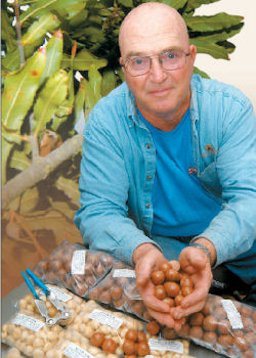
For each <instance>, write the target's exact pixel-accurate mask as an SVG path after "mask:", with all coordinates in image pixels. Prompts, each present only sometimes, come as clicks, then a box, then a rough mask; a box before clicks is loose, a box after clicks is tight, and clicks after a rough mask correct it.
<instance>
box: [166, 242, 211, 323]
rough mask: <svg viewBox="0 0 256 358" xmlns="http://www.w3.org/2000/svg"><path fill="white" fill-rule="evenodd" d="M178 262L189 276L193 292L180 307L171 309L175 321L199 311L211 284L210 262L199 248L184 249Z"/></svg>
mask: <svg viewBox="0 0 256 358" xmlns="http://www.w3.org/2000/svg"><path fill="white" fill-rule="evenodd" d="M179 261H180V266H181V269H182V270H183V271H184V272H186V273H187V274H189V275H190V277H191V279H192V281H193V283H194V290H193V292H192V293H191V294H190V295H188V296H186V297H185V298H184V299H183V301H182V303H181V306H179V307H174V308H172V309H171V314H172V316H173V317H174V318H175V319H181V318H183V317H186V316H188V315H190V314H192V313H195V312H198V311H200V310H201V309H202V308H203V307H204V305H205V303H206V300H207V297H208V293H209V289H210V287H211V282H212V270H211V262H210V260H209V257H208V256H207V254H206V253H205V252H204V251H203V250H201V249H200V248H196V247H190V246H188V247H186V248H185V249H183V250H182V252H181V254H180V257H179Z"/></svg>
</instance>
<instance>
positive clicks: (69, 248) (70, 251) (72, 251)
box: [34, 240, 113, 297]
mask: <svg viewBox="0 0 256 358" xmlns="http://www.w3.org/2000/svg"><path fill="white" fill-rule="evenodd" d="M112 263H113V258H112V256H110V255H108V254H106V253H104V252H99V251H97V252H96V251H91V250H87V249H86V248H85V247H84V246H83V245H82V244H72V243H70V242H68V241H67V240H65V241H63V242H62V243H61V244H60V245H59V246H58V247H56V249H54V250H53V251H52V253H51V254H50V255H49V256H48V257H47V258H45V259H43V260H42V261H40V262H39V263H38V264H37V266H36V267H35V269H34V271H35V273H36V275H38V276H40V278H41V279H42V280H43V281H44V282H47V283H51V284H56V285H58V286H62V287H65V288H67V289H69V290H70V291H72V292H74V293H75V294H77V295H78V296H80V297H87V294H88V289H89V288H90V287H93V286H94V285H96V284H97V282H99V281H100V280H101V279H102V278H103V277H104V276H105V275H106V274H107V273H108V272H109V271H110V270H111V268H112Z"/></svg>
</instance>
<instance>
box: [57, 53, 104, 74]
mask: <svg viewBox="0 0 256 358" xmlns="http://www.w3.org/2000/svg"><path fill="white" fill-rule="evenodd" d="M92 65H93V66H95V68H96V69H99V68H102V67H105V66H106V65H107V60H105V59H100V58H98V57H96V56H94V55H93V54H91V53H90V52H89V51H88V50H86V49H83V50H81V51H80V52H79V53H78V54H77V55H76V57H75V58H74V59H73V58H72V57H71V56H68V55H64V57H63V61H62V64H61V66H62V67H63V68H73V69H74V70H78V71H88V70H89V68H90V67H91V66H92Z"/></svg>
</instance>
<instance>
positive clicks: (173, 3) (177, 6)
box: [160, 0, 188, 10]
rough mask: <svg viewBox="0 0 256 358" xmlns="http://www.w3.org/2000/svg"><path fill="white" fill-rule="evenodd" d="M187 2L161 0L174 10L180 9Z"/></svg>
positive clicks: (184, 0) (183, 0) (182, 0)
mask: <svg viewBox="0 0 256 358" xmlns="http://www.w3.org/2000/svg"><path fill="white" fill-rule="evenodd" d="M187 1H188V0H161V1H160V2H161V3H163V4H167V5H169V6H171V7H173V8H174V9H176V10H179V9H182V8H183V7H184V6H185V4H186V3H187Z"/></svg>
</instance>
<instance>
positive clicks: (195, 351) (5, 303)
mask: <svg viewBox="0 0 256 358" xmlns="http://www.w3.org/2000/svg"><path fill="white" fill-rule="evenodd" d="M27 293H28V289H27V286H26V285H25V283H24V284H21V285H20V286H18V287H17V288H15V289H14V290H12V291H11V292H10V293H9V294H8V295H6V296H5V297H3V298H2V299H1V319H2V324H4V323H5V322H7V321H8V320H9V319H10V318H11V317H12V315H14V314H15V304H16V302H17V301H18V300H20V299H21V298H22V297H23V296H25V295H26V294H27ZM7 350H8V347H6V345H3V344H2V345H1V357H3V358H5V357H6V352H7ZM190 355H192V356H193V357H195V358H220V357H222V358H223V355H220V354H217V353H215V352H212V351H210V350H208V349H204V348H202V347H199V346H196V345H194V344H193V343H190Z"/></svg>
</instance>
